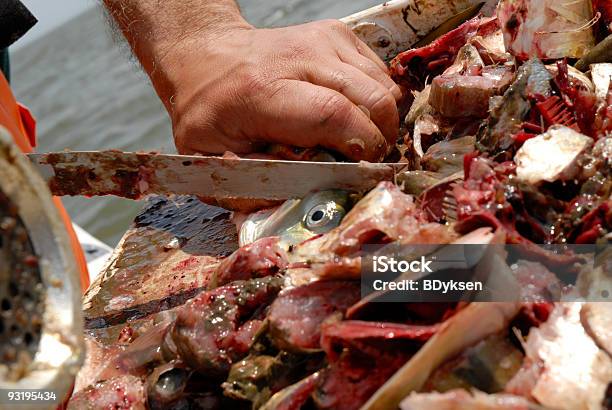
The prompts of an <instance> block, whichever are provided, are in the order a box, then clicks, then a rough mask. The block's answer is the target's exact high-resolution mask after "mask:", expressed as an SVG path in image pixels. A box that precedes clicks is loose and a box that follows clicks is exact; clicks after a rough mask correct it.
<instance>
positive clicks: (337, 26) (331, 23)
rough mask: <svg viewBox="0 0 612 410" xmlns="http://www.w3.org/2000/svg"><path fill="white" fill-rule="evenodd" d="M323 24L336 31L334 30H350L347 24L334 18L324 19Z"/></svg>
mask: <svg viewBox="0 0 612 410" xmlns="http://www.w3.org/2000/svg"><path fill="white" fill-rule="evenodd" d="M325 25H326V26H327V27H329V28H330V29H331V30H333V31H336V32H341V33H347V32H350V30H349V28H348V26H347V25H346V24H344V23H343V22H341V21H340V20H334V19H330V20H325Z"/></svg>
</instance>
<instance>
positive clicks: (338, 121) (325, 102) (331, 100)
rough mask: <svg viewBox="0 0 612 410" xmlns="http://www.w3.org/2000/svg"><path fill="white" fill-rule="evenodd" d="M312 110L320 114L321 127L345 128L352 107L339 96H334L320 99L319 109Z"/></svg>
mask: <svg viewBox="0 0 612 410" xmlns="http://www.w3.org/2000/svg"><path fill="white" fill-rule="evenodd" d="M314 108H315V109H318V112H319V113H320V114H319V115H320V119H321V120H320V123H321V125H328V124H333V125H336V126H345V125H347V124H348V123H349V122H350V119H351V113H352V107H351V104H350V103H349V102H348V100H346V99H345V98H344V97H342V96H341V95H335V94H334V95H329V96H326V97H324V98H321V100H320V101H319V107H316V106H315V107H314Z"/></svg>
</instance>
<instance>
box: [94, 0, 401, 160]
mask: <svg viewBox="0 0 612 410" xmlns="http://www.w3.org/2000/svg"><path fill="white" fill-rule="evenodd" d="M104 2H105V4H106V6H107V8H108V10H109V12H110V14H111V16H112V17H113V19H114V20H115V21H116V22H117V24H118V26H119V27H120V28H121V31H122V32H123V34H124V35H125V37H126V39H127V41H128V43H129V44H130V46H131V48H132V50H133V52H134V54H135V55H136V57H137V58H138V59H139V60H140V63H141V64H142V66H143V67H144V69H145V71H146V72H147V74H148V75H149V77H150V78H151V81H152V83H153V86H154V87H155V89H156V91H157V94H158V95H159V97H160V98H161V100H162V101H163V103H164V105H165V106H166V109H167V110H168V113H169V114H170V118H171V120H172V125H173V130H174V137H175V143H176V146H177V148H178V150H179V152H181V153H184V154H192V153H206V154H222V153H224V152H225V151H232V152H234V153H237V154H247V153H253V152H260V151H261V150H263V149H264V148H265V146H266V145H267V144H272V143H279V144H287V145H292V146H298V147H316V146H321V147H325V148H328V149H332V150H335V151H338V152H340V153H342V154H344V155H345V156H346V157H348V158H351V159H354V160H368V161H379V160H381V158H382V157H383V156H384V154H385V153H386V151H387V148H388V147H389V146H390V145H391V144H393V143H394V142H395V140H396V138H397V135H398V128H399V115H398V110H397V104H396V102H397V100H399V99H400V98H401V92H400V89H399V88H398V87H397V85H395V83H394V82H393V81H392V80H391V78H390V77H389V75H388V73H387V68H386V66H385V64H384V63H383V62H382V61H381V60H380V59H379V58H378V57H377V56H376V54H375V53H374V52H373V51H372V50H370V49H369V48H368V47H367V46H366V45H365V44H364V43H363V42H361V41H360V40H359V39H358V38H357V37H356V36H355V35H353V33H352V32H351V30H350V29H349V28H348V27H347V26H346V25H345V24H343V23H341V22H339V21H336V20H329V21H319V22H314V23H309V24H304V25H300V26H293V27H287V28H277V29H258V28H254V27H253V26H251V25H250V24H249V23H247V22H246V21H245V20H244V19H243V18H242V16H241V15H240V10H239V8H238V6H237V5H236V3H235V2H234V0H104Z"/></svg>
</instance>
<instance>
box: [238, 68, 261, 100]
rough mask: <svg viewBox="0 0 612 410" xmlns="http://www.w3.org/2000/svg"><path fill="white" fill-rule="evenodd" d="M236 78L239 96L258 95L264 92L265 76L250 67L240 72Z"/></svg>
mask: <svg viewBox="0 0 612 410" xmlns="http://www.w3.org/2000/svg"><path fill="white" fill-rule="evenodd" d="M237 77H238V84H239V85H238V87H237V88H238V94H239V95H252V94H260V93H262V92H264V91H265V90H266V88H267V85H268V81H267V80H266V78H265V76H264V75H262V74H261V73H260V72H259V71H258V70H256V69H254V68H252V67H246V69H244V70H241V72H240V74H239V75H237Z"/></svg>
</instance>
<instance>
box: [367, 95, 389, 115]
mask: <svg viewBox="0 0 612 410" xmlns="http://www.w3.org/2000/svg"><path fill="white" fill-rule="evenodd" d="M370 101H371V104H370V107H371V110H372V111H373V112H376V113H386V112H391V110H392V109H393V107H394V106H395V98H394V97H393V95H391V93H390V92H382V91H379V92H376V93H373V94H372V96H371V97H370Z"/></svg>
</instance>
